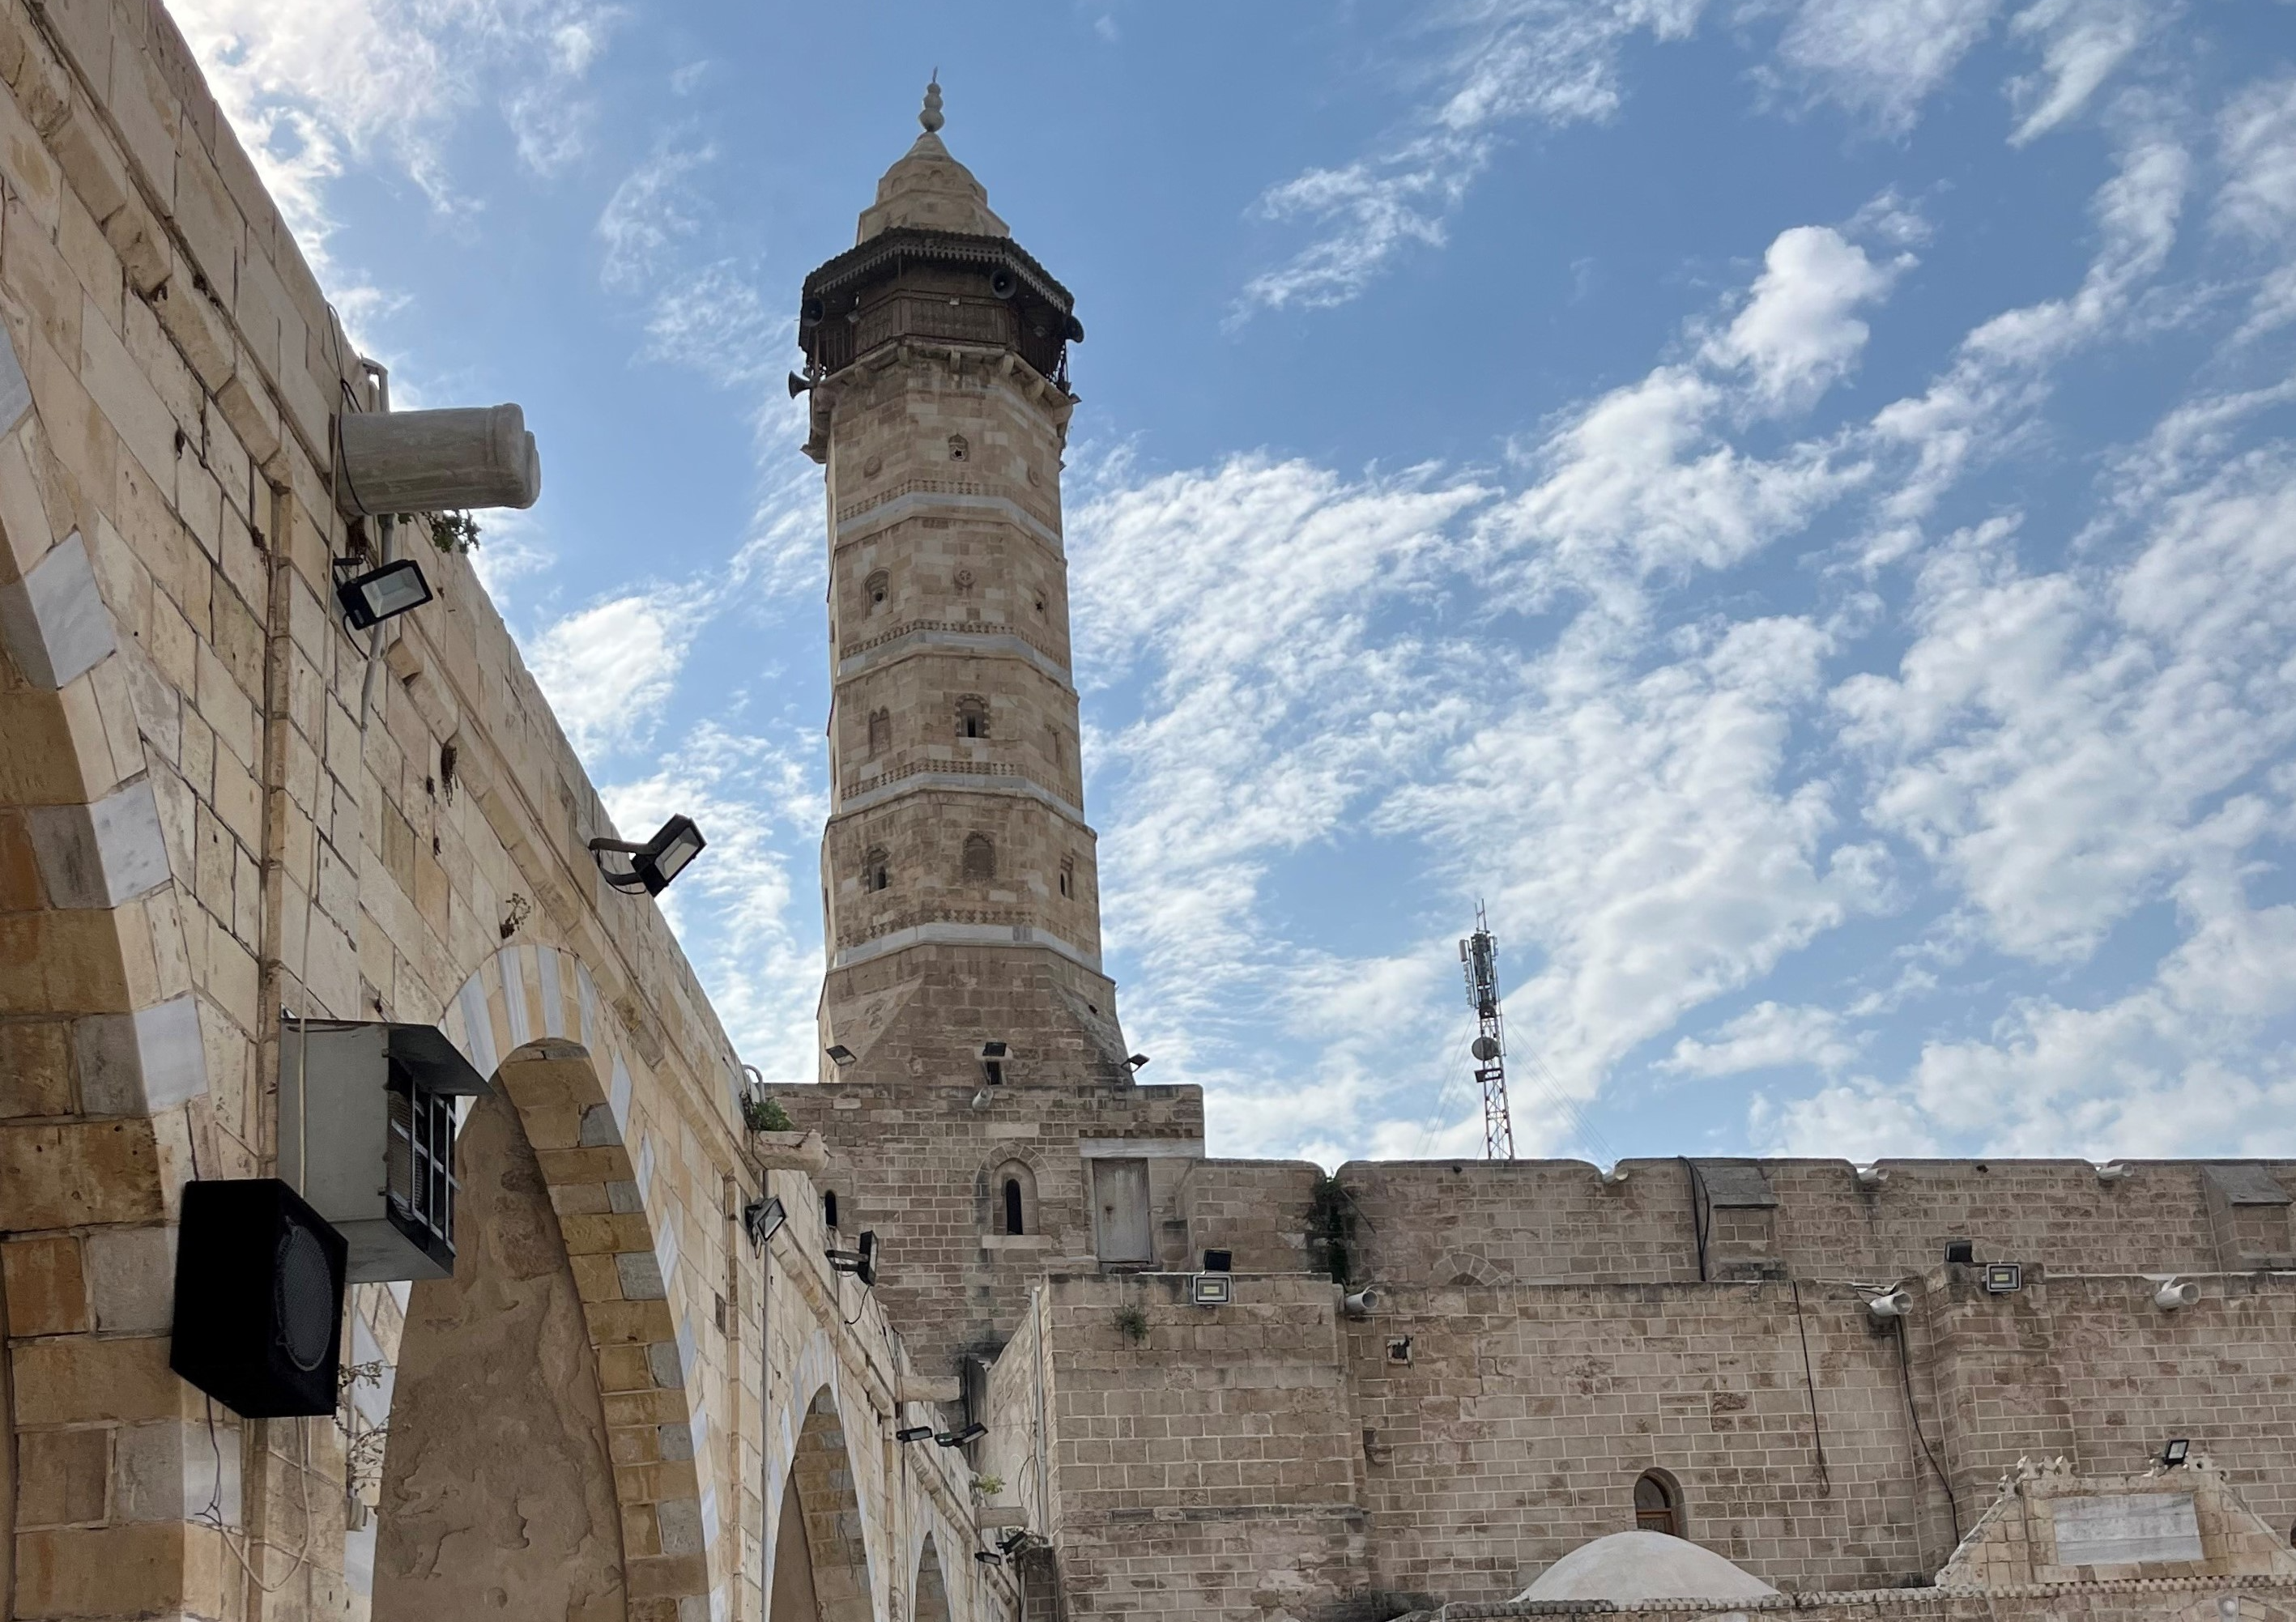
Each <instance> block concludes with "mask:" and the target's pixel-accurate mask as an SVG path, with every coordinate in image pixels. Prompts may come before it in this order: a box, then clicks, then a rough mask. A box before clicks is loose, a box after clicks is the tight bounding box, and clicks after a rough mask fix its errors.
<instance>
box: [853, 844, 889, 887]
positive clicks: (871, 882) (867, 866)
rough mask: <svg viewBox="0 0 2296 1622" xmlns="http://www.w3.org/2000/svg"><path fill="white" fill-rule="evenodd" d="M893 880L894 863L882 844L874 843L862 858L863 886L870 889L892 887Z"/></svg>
mask: <svg viewBox="0 0 2296 1622" xmlns="http://www.w3.org/2000/svg"><path fill="white" fill-rule="evenodd" d="M892 882H893V864H892V862H891V859H890V857H888V856H886V854H885V848H884V847H883V846H882V845H872V846H870V847H869V853H868V854H867V855H866V856H863V857H862V858H861V888H862V889H868V890H880V889H890V887H891V885H892Z"/></svg>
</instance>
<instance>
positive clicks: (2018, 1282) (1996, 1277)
mask: <svg viewBox="0 0 2296 1622" xmlns="http://www.w3.org/2000/svg"><path fill="white" fill-rule="evenodd" d="M2024 1286H2025V1270H2024V1269H2023V1268H2022V1267H2021V1266H2018V1265H2017V1264H2016V1263H2015V1262H1988V1263H1986V1264H1985V1293H1986V1294H1988V1295H2015V1294H2016V1293H2017V1292H2018V1290H2021V1289H2023V1288H2024Z"/></svg>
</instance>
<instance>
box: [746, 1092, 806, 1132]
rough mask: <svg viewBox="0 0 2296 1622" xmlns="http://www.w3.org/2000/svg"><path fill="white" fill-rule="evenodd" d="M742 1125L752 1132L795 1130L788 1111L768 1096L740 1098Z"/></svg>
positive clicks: (795, 1127)
mask: <svg viewBox="0 0 2296 1622" xmlns="http://www.w3.org/2000/svg"><path fill="white" fill-rule="evenodd" d="M742 1125H743V1126H747V1127H748V1128H749V1129H750V1131H752V1132H795V1131H796V1130H797V1126H796V1125H795V1123H793V1122H792V1121H791V1119H790V1118H789V1111H788V1110H784V1109H783V1108H782V1107H781V1105H780V1104H779V1103H778V1102H775V1100H773V1099H770V1098H744V1099H742Z"/></svg>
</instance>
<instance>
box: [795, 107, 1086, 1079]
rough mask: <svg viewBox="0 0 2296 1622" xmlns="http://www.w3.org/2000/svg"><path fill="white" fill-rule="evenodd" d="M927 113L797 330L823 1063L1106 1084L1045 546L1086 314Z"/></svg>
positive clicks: (877, 1074)
mask: <svg viewBox="0 0 2296 1622" xmlns="http://www.w3.org/2000/svg"><path fill="white" fill-rule="evenodd" d="M941 121H942V120H941V112H940V87H939V85H938V84H935V85H933V86H931V87H930V88H928V90H927V91H926V93H925V105H924V111H923V112H922V114H921V115H920V118H919V122H920V123H922V125H923V126H924V133H923V134H922V135H920V136H918V137H917V140H916V142H915V143H914V145H912V146H911V147H910V148H909V150H908V152H906V154H905V155H904V156H903V157H902V158H901V160H899V161H898V162H897V163H896V164H894V165H893V167H892V168H890V169H889V170H887V171H886V173H885V176H884V178H883V179H882V180H881V181H879V182H878V184H877V201H875V203H873V205H872V206H871V207H869V208H868V209H865V210H863V212H862V215H861V221H860V229H859V232H858V233H857V240H856V242H855V245H854V247H853V248H852V250H850V251H849V252H846V253H842V254H840V255H839V256H838V257H837V258H833V259H832V260H830V261H829V263H827V264H826V265H824V266H821V268H819V269H818V270H816V271H815V272H814V273H813V274H811V275H809V276H808V277H807V278H806V281H805V290H804V304H803V307H802V311H801V313H800V315H799V342H800V344H802V346H803V347H804V350H805V356H806V362H807V371H806V376H805V378H804V379H802V380H793V383H792V386H793V387H795V386H797V385H798V384H799V383H800V382H801V383H803V384H805V385H807V386H809V387H810V389H811V393H812V417H811V434H810V437H809V438H808V441H807V444H806V447H805V448H806V454H807V455H810V456H812V457H813V458H814V459H815V460H816V461H817V462H820V463H823V464H824V467H825V468H826V469H827V470H828V487H829V636H830V644H831V674H832V693H833V699H832V708H831V713H830V723H829V758H830V774H831V780H832V791H831V792H832V802H831V803H832V812H831V815H830V819H829V825H828V828H827V831H826V832H825V833H824V837H823V840H822V847H821V885H822V905H823V910H824V934H825V938H826V940H827V943H828V954H829V971H828V975H827V978H826V979H825V981H824V985H823V987H822V996H821V1008H820V1016H819V1017H820V1024H821V1042H822V1046H823V1048H824V1051H825V1052H828V1051H832V1050H842V1053H840V1054H839V1055H838V1057H837V1058H836V1060H835V1061H832V1060H831V1059H827V1058H824V1061H823V1065H822V1079H823V1080H824V1081H826V1082H832V1083H835V1082H874V1083H883V1084H891V1083H898V1082H900V1081H902V1080H904V1079H920V1080H927V1081H931V1082H940V1083H948V1082H958V1081H963V1082H968V1083H976V1084H980V1085H1015V1086H1022V1087H1028V1086H1040V1085H1059V1086H1071V1087H1072V1086H1075V1085H1079V1084H1086V1083H1094V1082H1097V1083H1102V1084H1110V1083H1114V1084H1119V1085H1121V1084H1122V1083H1125V1082H1128V1080H1129V1079H1130V1076H1129V1072H1128V1069H1126V1067H1125V1063H1124V1061H1125V1052H1126V1050H1125V1045H1124V1037H1123V1033H1122V1032H1121V1031H1120V1030H1119V1028H1118V1026H1117V1020H1116V1002H1115V995H1116V993H1115V987H1114V985H1113V984H1112V983H1111V981H1110V980H1109V979H1108V977H1107V976H1106V975H1104V974H1103V972H1102V971H1101V965H1100V909H1099V885H1098V882H1097V878H1096V874H1095V867H1094V860H1093V831H1092V830H1091V829H1090V828H1089V827H1087V826H1086V824H1085V820H1084V811H1083V804H1082V802H1083V778H1082V774H1081V771H1080V770H1079V767H1078V752H1077V744H1078V730H1077V695H1076V688H1075V685H1074V684H1073V682H1072V681H1071V679H1070V669H1069V618H1068V610H1069V602H1068V574H1067V561H1066V558H1065V554H1064V553H1063V550H1062V539H1061V465H1062V464H1061V451H1062V446H1063V445H1064V444H1065V443H1066V439H1067V430H1068V420H1069V414H1070V410H1071V409H1072V408H1073V406H1075V403H1076V402H1075V397H1074V396H1072V395H1070V392H1069V390H1068V360H1067V352H1068V346H1069V344H1070V343H1071V342H1074V341H1076V340H1079V339H1081V338H1082V337H1083V335H1084V329H1083V328H1082V327H1081V326H1080V325H1079V324H1078V322H1077V320H1076V317H1075V315H1073V313H1072V309H1073V305H1074V300H1073V299H1071V298H1070V294H1069V292H1068V290H1067V289H1065V288H1063V287H1062V285H1061V284H1060V283H1058V282H1055V281H1054V280H1053V278H1052V277H1051V276H1050V275H1049V274H1046V271H1045V268H1044V267H1043V266H1040V265H1038V264H1037V261H1036V260H1035V259H1034V258H1030V257H1029V255H1028V254H1027V253H1026V252H1024V251H1023V250H1021V248H1020V246H1019V245H1018V244H1016V243H1015V242H1013V240H1012V235H1011V233H1009V232H1008V231H1007V230H1006V228H1005V222H1004V221H1003V220H1001V219H999V218H997V217H996V215H995V214H993V213H991V212H990V211H989V209H988V193H987V192H986V191H985V190H984V189H983V188H982V186H981V184H980V182H979V181H977V180H975V179H974V178H973V177H972V174H971V172H970V171H968V170H967V169H966V168H964V165H963V164H961V163H959V162H957V161H956V160H955V159H954V158H952V157H951V156H949V153H948V149H947V147H945V146H944V145H942V144H941V140H940V136H939V134H938V131H939V128H940V126H941ZM1000 1044H1001V1046H1000ZM845 1055H850V1057H849V1058H846V1057H845Z"/></svg>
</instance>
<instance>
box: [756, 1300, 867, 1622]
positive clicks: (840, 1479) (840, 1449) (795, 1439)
mask: <svg viewBox="0 0 2296 1622" xmlns="http://www.w3.org/2000/svg"><path fill="white" fill-rule="evenodd" d="M833 1364H834V1357H833V1355H832V1353H831V1351H830V1348H829V1340H828V1337H827V1335H826V1334H825V1333H824V1332H823V1331H818V1330H816V1331H815V1333H814V1335H813V1337H812V1338H811V1339H809V1340H808V1343H807V1346H806V1348H805V1350H804V1352H803V1353H801V1354H800V1355H799V1359H798V1364H797V1367H796V1369H795V1371H794V1375H795V1378H794V1379H793V1380H792V1382H791V1404H790V1405H789V1407H788V1408H786V1409H784V1410H783V1413H782V1414H781V1416H780V1421H779V1424H778V1426H777V1427H776V1432H775V1436H774V1438H772V1439H773V1441H774V1442H775V1447H774V1449H773V1453H774V1454H775V1457H774V1458H772V1459H770V1460H769V1462H768V1469H769V1472H770V1475H771V1478H772V1479H770V1480H769V1482H768V1490H767V1495H766V1500H767V1501H766V1518H767V1524H768V1525H769V1526H772V1527H773V1528H775V1535H774V1537H773V1539H772V1543H771V1545H770V1552H769V1553H768V1555H767V1571H766V1585H767V1593H768V1594H769V1595H770V1596H771V1599H770V1601H769V1602H768V1605H767V1622H873V1618H874V1617H875V1614H876V1611H875V1605H876V1602H875V1599H874V1594H875V1592H876V1587H877V1581H876V1573H877V1570H878V1567H879V1564H880V1562H879V1560H878V1552H877V1550H876V1548H875V1547H874V1544H875V1541H876V1537H877V1536H878V1535H879V1533H878V1528H877V1527H876V1525H875V1522H874V1520H873V1518H872V1517H870V1516H868V1515H866V1514H865V1513H864V1512H863V1511H862V1507H861V1499H860V1493H859V1490H858V1482H857V1479H856V1477H855V1473H854V1467H855V1460H854V1456H853V1450H852V1446H851V1443H850V1438H849V1437H848V1436H847V1433H846V1423H847V1421H846V1415H845V1409H844V1406H843V1405H842V1403H841V1402H840V1397H839V1389H838V1386H839V1382H838V1380H837V1378H836V1372H835V1369H834V1367H833ZM800 1392H802V1393H807V1394H806V1395H804V1396H802V1397H799V1395H798V1393H800Z"/></svg>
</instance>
